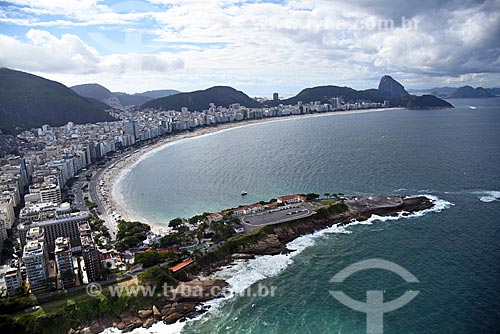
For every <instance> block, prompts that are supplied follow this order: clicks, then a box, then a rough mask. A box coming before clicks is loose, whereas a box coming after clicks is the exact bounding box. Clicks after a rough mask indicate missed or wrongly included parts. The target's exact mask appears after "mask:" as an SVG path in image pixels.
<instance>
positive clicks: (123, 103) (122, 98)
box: [71, 83, 179, 109]
mask: <svg viewBox="0 0 500 334" xmlns="http://www.w3.org/2000/svg"><path fill="white" fill-rule="evenodd" d="M71 89H72V90H74V91H75V92H76V93H77V94H79V95H81V96H84V97H87V98H92V99H96V100H99V101H101V102H103V103H105V104H107V105H108V106H110V107H112V108H116V109H123V108H124V107H130V106H140V105H142V104H144V103H146V102H148V101H151V100H154V99H158V98H161V97H165V96H169V95H172V94H177V93H179V91H177V90H174V89H163V90H150V91H147V92H144V93H136V94H127V93H120V92H114V93H113V92H111V91H110V90H109V89H107V88H106V87H103V86H101V85H99V84H96V83H92V84H83V85H77V86H73V87H71Z"/></svg>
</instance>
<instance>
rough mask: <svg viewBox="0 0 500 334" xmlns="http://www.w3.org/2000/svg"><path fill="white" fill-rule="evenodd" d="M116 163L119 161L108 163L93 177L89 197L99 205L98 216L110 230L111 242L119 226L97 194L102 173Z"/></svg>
mask: <svg viewBox="0 0 500 334" xmlns="http://www.w3.org/2000/svg"><path fill="white" fill-rule="evenodd" d="M115 161H117V160H114V159H113V160H112V161H110V162H108V163H106V164H105V165H104V166H102V167H100V168H98V169H97V171H96V172H95V174H93V175H92V178H91V179H90V182H89V195H90V198H91V200H92V202H94V203H96V204H97V209H96V211H97V214H98V215H99V218H101V219H102V220H104V225H106V227H107V228H108V229H109V234H110V235H111V240H115V239H116V232H117V226H116V223H115V222H114V220H113V219H112V218H111V217H110V216H109V215H108V212H107V210H106V206H105V205H104V203H103V201H102V200H101V197H100V196H99V195H98V194H97V188H98V185H97V182H98V180H99V178H100V177H101V175H102V173H104V171H106V170H107V169H108V167H109V166H110V165H112V164H113V163H114V162H115Z"/></svg>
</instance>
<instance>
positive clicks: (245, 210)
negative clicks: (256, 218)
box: [234, 204, 264, 216]
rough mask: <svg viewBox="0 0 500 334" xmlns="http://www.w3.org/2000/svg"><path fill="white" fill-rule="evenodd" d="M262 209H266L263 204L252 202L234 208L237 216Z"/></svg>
mask: <svg viewBox="0 0 500 334" xmlns="http://www.w3.org/2000/svg"><path fill="white" fill-rule="evenodd" d="M262 210H264V207H263V206H262V204H252V205H247V206H244V207H241V208H237V209H234V215H235V216H241V215H248V214H250V213H256V212H259V211H262Z"/></svg>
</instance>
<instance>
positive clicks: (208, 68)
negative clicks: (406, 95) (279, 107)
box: [0, 0, 500, 97]
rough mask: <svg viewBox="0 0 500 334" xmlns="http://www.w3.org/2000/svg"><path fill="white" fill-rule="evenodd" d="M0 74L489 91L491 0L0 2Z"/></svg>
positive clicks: (165, 85)
mask: <svg viewBox="0 0 500 334" xmlns="http://www.w3.org/2000/svg"><path fill="white" fill-rule="evenodd" d="M0 67H8V68H12V69H18V70H21V71H26V72H30V73H34V74H37V75H40V76H43V77H45V78H48V79H51V80H56V81H59V82H61V83H63V84H65V85H67V86H72V85H76V84H82V83H94V82H95V83H99V84H101V85H103V86H105V87H107V88H108V89H110V90H111V91H121V92H128V93H135V92H142V91H146V90H152V89H178V90H181V91H192V90H197V89H205V88H208V87H211V86H214V85H228V86H232V87H235V88H237V89H239V90H243V91H244V92H246V93H247V94H249V95H251V96H265V97H270V96H271V95H272V93H273V92H279V93H280V95H281V96H291V95H294V94H296V93H298V92H299V91H300V90H301V89H303V88H306V87H312V86H319V85H339V86H350V87H353V88H357V89H366V88H376V87H377V85H378V81H379V79H380V77H381V76H382V75H385V74H389V75H392V76H393V77H394V78H395V79H396V80H398V81H400V82H401V83H402V84H403V85H404V86H405V87H406V88H430V87H436V86H438V87H440V86H463V85H466V84H469V85H472V86H482V87H499V86H500V75H499V73H500V0H490V1H472V0H457V1H454V0H441V1H438V0H405V1H390V0H380V1H372V0H349V1H336V0H290V1H286V0H283V1H279V0H274V1H264V0H262V1H259V0H250V1H246V0H218V1H215V0H185V1H181V0H130V1H122V0H110V1H107V0H105V1H104V0H103V1H100V0H80V1H78V0H4V1H2V0H0Z"/></svg>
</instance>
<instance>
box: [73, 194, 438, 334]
mask: <svg viewBox="0 0 500 334" xmlns="http://www.w3.org/2000/svg"><path fill="white" fill-rule="evenodd" d="M440 202H441V201H440V200H438V199H436V198H432V197H427V196H418V197H403V196H390V195H383V194H379V195H368V196H353V197H350V198H346V199H340V200H338V201H335V202H334V203H331V202H330V203H329V204H326V205H324V206H322V207H319V208H317V209H316V212H315V214H314V215H312V216H309V217H306V218H299V219H297V220H293V221H288V222H284V223H279V224H271V225H266V226H263V227H259V228H257V229H256V230H254V231H251V232H249V233H246V234H242V235H239V236H237V237H235V238H233V239H230V240H228V241H226V242H225V243H224V244H223V245H222V246H220V247H219V248H217V249H215V250H213V251H211V252H206V253H205V254H203V255H201V256H198V257H196V258H195V259H194V267H191V268H192V269H191V271H192V275H193V276H192V277H194V278H193V279H191V280H189V281H187V282H180V284H179V287H178V289H177V290H172V291H171V292H170V293H166V294H164V295H163V296H162V297H161V298H157V299H155V300H154V301H151V305H150V306H149V307H146V308H144V309H140V310H126V311H124V312H122V313H121V314H119V315H116V316H113V317H109V316H107V315H106V316H101V317H99V318H98V319H92V320H90V321H87V322H83V323H80V324H79V326H78V327H76V328H73V330H72V332H73V333H88V332H91V333H99V332H101V331H103V330H104V329H106V328H109V327H115V328H118V329H120V330H125V331H130V330H132V329H134V328H139V327H150V326H152V325H153V324H154V323H156V322H160V321H161V322H163V323H165V324H173V323H176V322H177V321H179V320H181V321H183V320H186V319H192V318H197V317H199V316H200V315H201V314H203V313H205V312H207V311H208V307H205V306H204V304H203V303H204V302H207V301H209V300H211V299H214V298H221V297H224V296H225V294H224V292H225V291H224V289H223V288H224V287H226V286H227V285H228V283H227V282H226V281H224V280H221V279H217V271H218V270H220V269H221V268H223V267H225V266H227V265H230V264H232V263H233V262H234V261H235V260H238V259H246V260H248V261H252V258H254V257H256V256H266V255H268V256H269V255H270V256H273V255H278V254H288V255H285V256H293V253H294V250H289V249H288V248H287V244H288V243H290V242H292V241H293V240H295V239H297V238H299V237H301V236H305V235H309V234H312V233H314V232H317V231H321V230H324V229H327V228H329V227H334V226H337V227H340V226H344V225H349V224H353V223H354V224H355V223H356V222H360V221H364V220H369V219H374V218H375V219H379V220H385V219H400V218H411V217H419V216H421V215H423V214H426V213H429V212H433V211H434V212H439V211H441V210H442V209H443V208H445V207H446V206H443V205H442V203H440ZM255 231H257V233H256V232H255ZM280 256H281V255H280ZM185 287H191V288H193V289H184V288H185ZM194 287H197V288H196V289H194ZM213 287H217V289H215V290H214V289H213ZM229 288H231V287H229ZM200 289H201V291H203V294H202V295H201V296H200V295H199V291H200ZM178 290H179V291H185V292H187V293H179V291H178ZM190 291H192V292H194V293H195V294H196V295H190V294H189V293H190ZM213 291H216V292H217V293H213Z"/></svg>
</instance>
